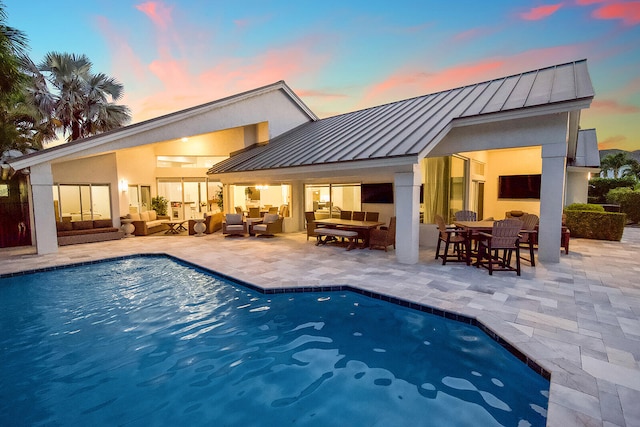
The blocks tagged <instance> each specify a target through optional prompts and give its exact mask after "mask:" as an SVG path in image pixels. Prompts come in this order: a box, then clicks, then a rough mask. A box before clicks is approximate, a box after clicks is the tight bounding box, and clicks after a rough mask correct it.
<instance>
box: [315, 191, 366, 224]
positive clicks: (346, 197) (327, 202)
mask: <svg viewBox="0 0 640 427" xmlns="http://www.w3.org/2000/svg"><path fill="white" fill-rule="evenodd" d="M361 209H362V204H361V197H360V184H317V185H306V186H305V211H307V212H310V211H313V212H315V214H316V218H319V219H321V218H329V217H335V218H339V217H340V212H341V211H359V210H361Z"/></svg>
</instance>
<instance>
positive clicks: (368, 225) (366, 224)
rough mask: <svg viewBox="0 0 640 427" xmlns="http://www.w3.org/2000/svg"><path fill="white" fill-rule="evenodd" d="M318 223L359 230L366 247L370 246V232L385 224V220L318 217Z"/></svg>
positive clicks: (363, 246)
mask: <svg viewBox="0 0 640 427" xmlns="http://www.w3.org/2000/svg"><path fill="white" fill-rule="evenodd" d="M315 223H316V224H322V225H324V226H327V227H340V228H344V229H347V230H353V231H357V232H358V233H359V234H360V235H361V236H362V246H361V247H360V248H361V249H364V248H366V247H368V246H369V234H370V232H371V230H373V229H374V228H378V227H379V226H381V225H384V224H385V223H384V222H380V221H358V220H353V219H341V218H325V219H317V220H316V221H315Z"/></svg>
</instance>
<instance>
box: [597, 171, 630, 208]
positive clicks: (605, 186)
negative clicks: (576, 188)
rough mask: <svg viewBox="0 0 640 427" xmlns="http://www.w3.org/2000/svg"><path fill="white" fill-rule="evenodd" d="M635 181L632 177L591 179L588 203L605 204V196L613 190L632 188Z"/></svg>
mask: <svg viewBox="0 0 640 427" xmlns="http://www.w3.org/2000/svg"><path fill="white" fill-rule="evenodd" d="M635 185H636V180H635V179H634V178H633V177H632V176H625V177H623V178H591V179H590V180H589V201H592V202H593V203H605V200H606V199H607V194H608V193H609V191H611V190H613V189H614V188H620V187H627V188H633V187H634V186H635Z"/></svg>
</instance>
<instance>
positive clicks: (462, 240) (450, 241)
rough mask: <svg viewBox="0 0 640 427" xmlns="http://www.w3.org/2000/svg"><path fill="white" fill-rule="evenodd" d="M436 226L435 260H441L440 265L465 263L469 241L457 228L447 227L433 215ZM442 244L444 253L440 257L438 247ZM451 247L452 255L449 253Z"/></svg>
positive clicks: (439, 218) (442, 220)
mask: <svg viewBox="0 0 640 427" xmlns="http://www.w3.org/2000/svg"><path fill="white" fill-rule="evenodd" d="M435 220H436V225H437V226H438V243H437V245H436V258H435V259H438V258H442V265H445V264H446V263H447V261H449V262H467V263H468V260H469V257H468V256H467V252H468V251H469V249H470V248H469V246H470V243H469V240H468V239H467V236H466V235H465V234H464V233H463V232H462V230H460V229H458V228H452V227H447V224H445V222H444V218H443V217H442V216H441V215H438V214H436V215H435ZM443 243H444V251H443V253H442V255H440V247H441V246H442V244H443ZM450 247H451V249H452V251H453V252H452V253H451V254H450V253H449V248H450Z"/></svg>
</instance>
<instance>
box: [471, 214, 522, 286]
mask: <svg viewBox="0 0 640 427" xmlns="http://www.w3.org/2000/svg"><path fill="white" fill-rule="evenodd" d="M521 228H522V221H521V220H519V219H515V218H514V219H503V220H502V221H496V222H494V223H493V229H492V230H491V234H488V233H480V236H481V237H483V238H484V239H483V240H480V243H479V245H478V262H477V264H476V266H477V267H485V268H487V269H488V270H489V275H492V274H493V272H494V271H515V272H516V273H517V275H518V276H520V245H519V243H518V241H519V238H520V235H519V233H520V229H521ZM514 251H515V253H516V257H515V258H516V267H515V268H514V267H512V266H511V258H512V255H513V252H514ZM500 252H502V254H501V253H500Z"/></svg>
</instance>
